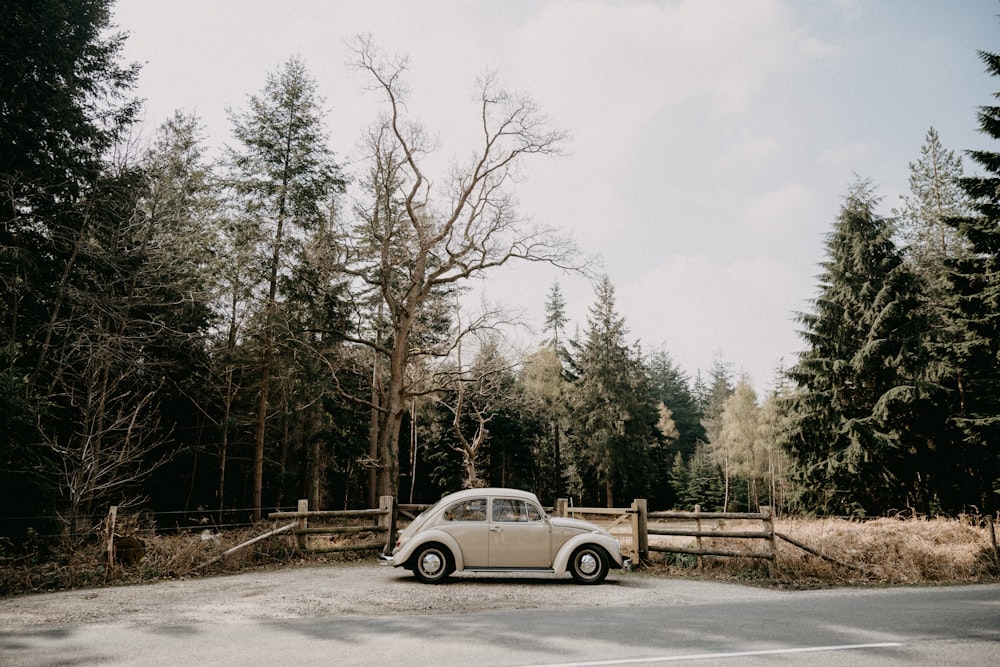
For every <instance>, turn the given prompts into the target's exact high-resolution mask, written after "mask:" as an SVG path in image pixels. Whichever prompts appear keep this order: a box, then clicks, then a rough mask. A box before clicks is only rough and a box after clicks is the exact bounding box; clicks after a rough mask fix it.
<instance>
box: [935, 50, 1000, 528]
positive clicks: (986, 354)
mask: <svg viewBox="0 0 1000 667" xmlns="http://www.w3.org/2000/svg"><path fill="white" fill-rule="evenodd" d="M980 56H981V58H982V60H983V62H984V63H985V64H986V68H987V71H988V72H989V73H990V74H991V75H992V76H995V77H996V76H1000V55H998V54H994V53H987V52H981V53H980ZM979 122H980V130H981V132H982V133H983V134H985V135H986V136H988V137H990V138H992V139H1000V106H984V107H981V108H980V111H979ZM968 155H969V156H970V157H971V158H972V159H973V160H974V161H975V162H976V163H977V164H978V165H979V166H980V167H981V168H982V169H983V171H984V172H985V175H984V176H979V177H969V178H963V179H962V180H961V181H960V183H961V186H962V189H963V190H964V191H965V193H966V194H967V195H968V196H969V198H970V199H971V201H972V214H971V215H967V216H964V217H955V218H951V219H949V220H947V222H948V224H949V225H951V226H953V227H954V228H955V229H956V230H957V231H958V233H959V234H960V235H961V236H962V238H964V239H965V240H966V242H967V243H968V244H969V246H970V248H971V253H970V254H969V255H967V256H964V257H957V258H951V259H949V260H948V261H947V262H946V266H947V272H946V275H947V280H948V285H949V287H950V293H951V300H950V302H949V303H948V304H947V313H946V322H947V331H946V336H945V344H944V346H943V348H944V352H943V356H944V357H945V359H946V360H947V363H948V367H949V371H950V377H949V378H948V380H949V385H950V386H951V388H952V389H953V392H954V396H955V400H954V404H953V409H952V414H953V420H952V424H953V425H954V426H955V427H956V429H957V430H958V431H959V435H958V437H956V439H955V442H954V445H953V449H954V450H955V451H954V452H953V453H952V454H951V455H950V456H949V460H948V464H949V465H948V466H947V469H948V471H949V479H948V484H947V495H948V501H950V503H951V505H952V508H953V509H955V510H956V511H957V510H960V509H962V508H964V507H970V506H971V507H975V508H977V509H978V510H980V511H984V512H994V511H996V510H997V508H998V507H1000V495H998V493H1000V444H998V443H1000V202H998V196H997V193H998V192H1000V153H997V152H994V151H986V150H981V151H970V152H969V153H968Z"/></svg>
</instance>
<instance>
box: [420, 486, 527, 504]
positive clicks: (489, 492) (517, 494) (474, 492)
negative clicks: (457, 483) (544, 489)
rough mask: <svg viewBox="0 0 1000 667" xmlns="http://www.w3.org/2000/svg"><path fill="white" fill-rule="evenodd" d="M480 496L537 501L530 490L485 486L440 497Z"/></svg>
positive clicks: (454, 498)
mask: <svg viewBox="0 0 1000 667" xmlns="http://www.w3.org/2000/svg"><path fill="white" fill-rule="evenodd" d="M482 496H504V497H506V498H521V499H523V500H533V501H535V502H538V497H537V496H536V495H535V494H533V493H531V492H530V491H522V490H520V489H503V488H497V487H486V488H484V489H463V490H461V491H456V492H455V493H452V494H449V495H447V496H444V497H443V498H441V501H445V500H447V501H452V500H462V499H463V498H479V497H482ZM441 501H438V502H441Z"/></svg>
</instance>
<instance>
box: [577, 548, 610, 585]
mask: <svg viewBox="0 0 1000 667" xmlns="http://www.w3.org/2000/svg"><path fill="white" fill-rule="evenodd" d="M609 568H610V566H609V564H608V553H607V552H606V551H605V550H604V549H602V548H601V547H599V546H596V545H593V544H585V545H583V546H582V547H580V548H579V549H577V550H576V551H574V552H573V555H572V556H571V557H570V559H569V572H570V574H572V575H573V578H574V579H575V580H576V582H577V583H578V584H588V585H595V584H599V583H601V582H602V581H604V579H605V577H607V576H608V569H609Z"/></svg>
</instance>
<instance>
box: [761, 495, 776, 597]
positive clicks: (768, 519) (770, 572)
mask: <svg viewBox="0 0 1000 667" xmlns="http://www.w3.org/2000/svg"><path fill="white" fill-rule="evenodd" d="M760 511H761V512H763V513H764V530H765V532H767V542H768V545H769V548H770V549H771V558H770V560H769V561H768V563H767V576H769V577H770V578H772V579H773V578H774V571H775V569H776V566H777V564H778V549H777V545H776V544H775V542H774V512H773V511H772V510H771V506H770V505H763V506H761V508H760Z"/></svg>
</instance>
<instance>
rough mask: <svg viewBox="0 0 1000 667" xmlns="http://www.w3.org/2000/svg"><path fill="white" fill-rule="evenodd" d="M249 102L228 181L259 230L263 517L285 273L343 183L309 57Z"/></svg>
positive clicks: (257, 510) (257, 461)
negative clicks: (281, 284) (308, 68)
mask: <svg viewBox="0 0 1000 667" xmlns="http://www.w3.org/2000/svg"><path fill="white" fill-rule="evenodd" d="M248 107H249V108H248V109H247V110H246V111H243V112H238V113H231V114H230V115H231V120H232V123H233V134H234V136H235V137H236V139H237V141H238V142H239V144H240V146H239V147H237V148H228V149H227V156H226V162H227V166H228V168H229V172H230V175H229V183H230V185H231V187H232V190H233V192H234V194H235V196H236V197H237V199H238V201H240V203H241V207H242V212H243V213H244V215H245V220H246V221H247V223H248V224H250V225H252V226H254V227H256V229H257V230H259V231H258V232H257V234H256V237H257V238H258V239H259V243H260V245H259V246H258V248H257V250H258V252H259V253H260V255H259V261H260V269H261V270H260V274H259V275H258V277H257V280H256V286H255V287H256V290H257V294H256V297H257V298H258V299H259V303H260V306H259V311H257V318H258V330H259V339H258V342H259V359H260V362H259V372H260V378H259V381H258V388H257V392H256V394H257V411H256V426H255V435H254V451H253V461H254V465H253V481H252V499H251V505H252V508H253V516H254V519H255V520H259V519H260V516H261V504H262V493H263V478H264V458H265V442H266V441H267V440H268V437H267V423H268V420H267V417H268V400H269V393H270V391H271V388H272V387H271V384H272V379H273V378H275V377H278V376H279V375H280V373H279V372H278V369H277V368H275V362H276V358H275V341H276V339H277V331H278V326H279V323H278V321H277V319H276V315H277V312H278V303H279V299H280V297H281V295H280V294H279V292H278V287H279V278H280V276H281V275H282V274H283V272H284V271H286V270H287V266H288V264H289V261H290V259H291V258H292V257H294V255H295V251H296V248H297V247H298V246H299V243H300V241H301V239H302V237H303V235H304V234H308V233H311V232H312V231H313V230H314V229H315V228H316V226H317V224H319V222H320V221H322V220H324V219H325V218H326V217H327V216H328V211H327V210H326V208H325V207H326V206H327V205H328V204H329V203H330V202H331V200H332V198H333V194H334V192H335V191H336V190H337V189H338V187H339V186H340V185H341V180H340V178H339V175H338V169H337V166H336V164H335V163H334V160H333V155H332V153H331V151H330V149H329V147H328V146H327V133H326V130H325V128H324V125H323V110H322V100H321V99H319V98H318V97H317V96H316V83H315V81H313V79H312V78H311V77H310V76H309V74H308V72H307V71H306V68H305V65H304V64H303V63H302V62H301V61H299V60H297V59H295V58H292V59H290V60H289V61H288V62H287V63H285V64H284V66H283V67H282V68H281V69H280V71H278V72H275V73H271V74H268V76H267V84H266V85H265V87H264V90H263V91H262V92H261V94H260V95H255V96H251V97H250V99H249V101H248Z"/></svg>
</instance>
